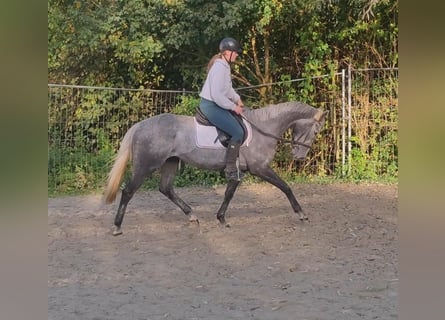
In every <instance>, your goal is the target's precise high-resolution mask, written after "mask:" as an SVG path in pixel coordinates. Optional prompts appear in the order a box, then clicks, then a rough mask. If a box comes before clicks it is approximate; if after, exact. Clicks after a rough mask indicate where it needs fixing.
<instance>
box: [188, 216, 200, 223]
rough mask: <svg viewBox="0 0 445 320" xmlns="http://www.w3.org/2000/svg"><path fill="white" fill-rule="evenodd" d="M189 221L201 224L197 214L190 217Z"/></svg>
mask: <svg viewBox="0 0 445 320" xmlns="http://www.w3.org/2000/svg"><path fill="white" fill-rule="evenodd" d="M189 222H196V223H197V224H198V225H199V219H198V217H197V216H195V215H194V214H192V215H191V216H190V218H189Z"/></svg>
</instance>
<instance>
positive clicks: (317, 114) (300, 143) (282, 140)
mask: <svg viewBox="0 0 445 320" xmlns="http://www.w3.org/2000/svg"><path fill="white" fill-rule="evenodd" d="M322 114H323V111H321V110H318V111H317V113H316V114H315V115H314V120H315V121H316V122H320V119H321V116H322ZM241 117H242V118H243V119H244V120H246V121H247V122H248V123H249V124H250V125H251V126H252V127H253V128H254V129H255V130H257V131H258V132H259V133H261V134H262V135H265V136H266V137H269V138H272V139H275V140H277V141H280V142H282V143H289V144H290V145H291V146H292V147H294V146H296V145H299V146H303V147H305V148H308V149H310V148H311V146H310V145H308V144H306V143H304V142H300V141H298V140H297V141H294V140H290V139H284V138H281V137H277V136H276V135H274V134H271V133H269V132H265V131H264V130H263V129H261V128H258V126H256V125H255V124H254V123H253V122H251V121H250V120H249V119H247V118H246V117H245V116H244V115H243V114H241Z"/></svg>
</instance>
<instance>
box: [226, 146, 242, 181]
mask: <svg viewBox="0 0 445 320" xmlns="http://www.w3.org/2000/svg"><path fill="white" fill-rule="evenodd" d="M240 147H241V143H237V142H229V145H228V146H227V151H226V168H225V169H224V172H225V174H226V179H227V180H236V181H241V178H242V177H243V173H242V172H241V171H240V170H239V163H238V161H237V158H238V153H239V149H240Z"/></svg>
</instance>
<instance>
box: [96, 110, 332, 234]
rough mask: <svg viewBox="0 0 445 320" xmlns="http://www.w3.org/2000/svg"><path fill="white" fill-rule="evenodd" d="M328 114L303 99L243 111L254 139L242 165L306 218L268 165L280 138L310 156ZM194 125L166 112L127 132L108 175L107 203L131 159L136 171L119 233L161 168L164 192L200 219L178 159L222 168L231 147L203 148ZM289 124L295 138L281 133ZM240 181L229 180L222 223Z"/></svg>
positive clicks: (124, 198) (119, 220) (220, 214)
mask: <svg viewBox="0 0 445 320" xmlns="http://www.w3.org/2000/svg"><path fill="white" fill-rule="evenodd" d="M326 114H327V112H323V111H322V110H319V109H316V108H314V107H311V106H309V105H307V104H304V103H301V102H286V103H280V104H276V105H269V106H266V107H263V108H260V109H254V110H249V109H247V110H245V111H244V112H243V117H244V118H245V119H246V121H247V122H249V123H250V124H251V126H252V133H251V134H252V136H251V139H250V142H249V144H248V145H243V146H242V147H241V149H240V155H239V166H240V170H242V171H243V172H250V173H251V174H252V175H254V176H257V177H260V178H262V179H264V180H265V181H267V182H269V183H271V184H272V185H274V186H276V187H277V188H279V189H280V190H281V191H282V192H283V193H284V194H285V195H286V196H287V198H288V199H289V202H290V204H291V206H292V209H293V210H294V212H295V213H297V214H298V215H299V217H300V219H301V220H305V219H307V216H306V215H305V214H304V213H303V210H302V209H301V207H300V205H299V203H298V201H297V199H296V198H295V196H294V194H293V192H292V190H291V188H290V187H289V185H288V184H287V183H286V182H284V181H283V180H282V179H281V178H280V177H279V176H278V175H277V174H276V173H275V172H274V171H273V170H272V169H271V167H270V166H269V164H270V162H271V161H272V160H273V157H274V155H275V151H276V150H275V149H276V145H277V142H278V141H280V140H281V141H284V142H289V143H290V144H291V145H292V154H293V157H294V158H295V159H303V158H305V157H306V155H307V153H308V151H309V149H310V147H311V145H312V143H313V141H314V138H315V136H316V134H317V133H318V132H319V131H320V130H321V128H322V127H323V125H324V121H325V116H326ZM195 126H196V124H195V120H194V117H191V116H182V115H174V114H169V113H164V114H160V115H157V116H154V117H152V118H148V119H145V120H142V121H140V122H138V123H136V124H135V125H133V126H132V127H131V128H130V129H129V130H128V131H127V133H126V134H125V136H124V138H123V140H122V142H121V146H120V148H119V152H118V154H117V155H116V159H115V162H114V165H113V167H112V169H111V171H110V173H109V175H108V184H107V186H106V188H105V193H104V199H105V202H106V203H112V202H113V201H114V200H115V199H116V194H117V192H118V190H119V186H120V184H121V181H122V178H123V176H124V173H125V170H126V167H127V164H128V162H129V161H132V175H131V178H130V179H129V181H128V182H127V183H126V184H125V187H124V189H123V190H122V195H121V199H120V203H119V208H118V210H117V214H116V217H115V221H114V225H115V230H114V232H113V234H114V235H118V234H121V233H122V231H121V225H122V221H123V218H124V214H125V210H126V208H127V205H128V202H129V201H130V199H131V198H132V197H133V195H134V193H135V192H136V190H137V189H139V187H140V186H141V185H142V183H143V182H144V180H145V179H146V178H147V177H148V176H150V175H151V174H152V173H153V172H154V171H155V170H157V169H160V172H161V177H160V185H159V191H160V192H161V193H163V194H164V195H165V196H167V197H168V198H169V199H170V200H171V201H172V202H173V203H175V204H176V205H177V206H178V207H179V208H181V209H182V211H183V212H184V213H185V214H186V215H187V216H190V220H196V221H198V220H197V218H196V217H195V216H194V215H191V212H192V209H191V207H190V206H189V205H188V204H187V203H185V202H184V201H183V200H182V199H181V198H180V197H179V196H178V195H177V194H176V193H175V191H174V190H173V183H174V178H175V176H176V173H177V170H178V164H179V161H180V160H181V161H183V162H185V163H188V164H190V165H192V166H195V167H197V168H201V169H209V170H223V169H224V166H225V159H224V157H225V153H226V150H225V149H208V148H201V147H198V146H197V144H196V129H195ZM289 128H290V129H291V131H292V139H291V140H285V139H282V138H281V136H282V135H283V134H284V132H285V131H286V130H287V129H289ZM239 183H240V182H239V181H229V182H228V184H227V187H226V191H225V195H224V200H223V203H222V204H221V206H220V208H219V210H218V212H217V218H218V220H219V221H220V223H221V224H225V213H226V210H227V207H228V205H229V202H230V201H231V200H232V197H233V195H234V193H235V191H236V189H237V187H238V185H239Z"/></svg>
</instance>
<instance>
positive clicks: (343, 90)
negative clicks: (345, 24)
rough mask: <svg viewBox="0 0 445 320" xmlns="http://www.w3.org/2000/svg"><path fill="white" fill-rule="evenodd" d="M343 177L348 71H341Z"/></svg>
mask: <svg viewBox="0 0 445 320" xmlns="http://www.w3.org/2000/svg"><path fill="white" fill-rule="evenodd" d="M341 96H342V99H341V175H342V177H344V176H345V162H346V156H345V155H346V127H345V125H346V119H345V108H346V71H345V69H342V70H341Z"/></svg>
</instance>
